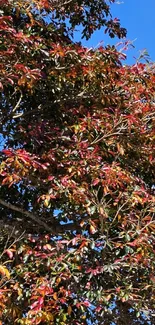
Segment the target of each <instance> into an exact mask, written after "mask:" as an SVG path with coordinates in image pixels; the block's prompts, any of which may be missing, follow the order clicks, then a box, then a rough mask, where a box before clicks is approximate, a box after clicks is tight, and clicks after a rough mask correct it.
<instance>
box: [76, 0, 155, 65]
mask: <svg viewBox="0 0 155 325" xmlns="http://www.w3.org/2000/svg"><path fill="white" fill-rule="evenodd" d="M118 2H120V4H113V5H112V6H111V8H112V13H113V17H114V18H115V17H117V18H119V19H120V21H121V24H122V26H123V27H125V28H127V30H128V34H127V39H128V40H130V41H133V44H134V46H135V49H130V50H129V51H128V52H127V56H128V59H127V63H128V64H132V63H134V61H135V59H134V57H136V58H137V57H139V51H141V50H144V49H146V50H147V51H148V53H149V55H150V58H151V60H152V61H154V62H155V0H147V1H146V0H119V1H118ZM76 40H78V41H79V40H80V35H79V34H78V33H77V34H76ZM101 41H103V42H104V45H107V44H116V43H118V39H114V40H112V41H111V40H110V39H109V37H108V36H107V35H105V34H104V31H103V30H100V31H97V32H95V33H94V35H93V36H92V37H91V39H90V40H89V41H87V42H86V41H85V40H83V41H82V43H83V45H86V46H88V47H95V46H97V45H98V44H99V42H101Z"/></svg>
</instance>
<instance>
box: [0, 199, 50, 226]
mask: <svg viewBox="0 0 155 325" xmlns="http://www.w3.org/2000/svg"><path fill="white" fill-rule="evenodd" d="M0 204H2V205H3V206H5V207H6V208H8V209H11V210H13V211H17V212H19V213H22V214H23V215H25V216H26V217H28V218H30V219H31V220H33V221H34V222H35V223H36V224H38V225H39V226H42V227H44V229H45V230H47V231H48V232H53V229H51V228H50V227H49V226H48V225H47V224H46V223H45V222H44V221H42V220H40V219H39V217H38V216H36V215H35V214H33V213H31V212H29V211H26V210H23V209H22V208H20V207H17V206H16V205H13V204H11V203H8V202H6V201H4V200H2V199H0Z"/></svg>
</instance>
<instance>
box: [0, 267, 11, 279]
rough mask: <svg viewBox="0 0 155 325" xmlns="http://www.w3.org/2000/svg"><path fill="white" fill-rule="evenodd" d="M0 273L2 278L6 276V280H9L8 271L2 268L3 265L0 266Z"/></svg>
mask: <svg viewBox="0 0 155 325" xmlns="http://www.w3.org/2000/svg"><path fill="white" fill-rule="evenodd" d="M0 273H1V274H2V275H3V276H6V278H7V279H8V280H9V279H10V272H9V271H8V269H7V268H6V267H5V266H3V265H0Z"/></svg>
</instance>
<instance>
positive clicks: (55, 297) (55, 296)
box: [53, 292, 58, 300]
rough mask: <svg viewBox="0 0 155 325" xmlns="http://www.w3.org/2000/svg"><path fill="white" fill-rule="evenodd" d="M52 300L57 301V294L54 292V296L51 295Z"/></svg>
mask: <svg viewBox="0 0 155 325" xmlns="http://www.w3.org/2000/svg"><path fill="white" fill-rule="evenodd" d="M53 299H54V300H57V299H58V296H57V293H56V292H54V294H53Z"/></svg>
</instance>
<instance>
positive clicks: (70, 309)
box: [68, 306, 72, 315]
mask: <svg viewBox="0 0 155 325" xmlns="http://www.w3.org/2000/svg"><path fill="white" fill-rule="evenodd" d="M71 313H72V307H71V306H68V315H71Z"/></svg>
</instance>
